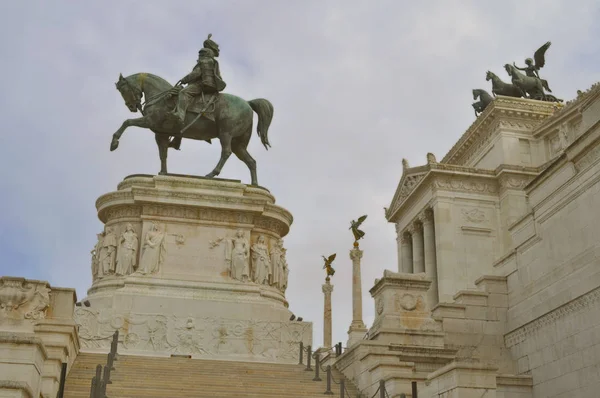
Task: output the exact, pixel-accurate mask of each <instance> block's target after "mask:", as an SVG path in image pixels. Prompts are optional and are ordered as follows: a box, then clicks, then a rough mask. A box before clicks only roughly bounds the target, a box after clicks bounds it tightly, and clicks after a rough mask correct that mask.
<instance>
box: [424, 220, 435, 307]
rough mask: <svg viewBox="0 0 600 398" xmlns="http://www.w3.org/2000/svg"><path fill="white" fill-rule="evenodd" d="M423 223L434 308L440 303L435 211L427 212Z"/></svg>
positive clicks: (431, 298) (428, 275)
mask: <svg viewBox="0 0 600 398" xmlns="http://www.w3.org/2000/svg"><path fill="white" fill-rule="evenodd" d="M421 221H422V222H423V247H424V255H425V275H426V276H427V279H430V280H431V286H430V287H429V290H428V292H427V296H428V298H429V308H433V307H434V306H435V305H436V304H437V303H438V302H439V297H438V285H437V255H436V248H435V228H434V222H433V211H432V210H431V209H427V210H425V212H424V213H423V215H422V217H421Z"/></svg>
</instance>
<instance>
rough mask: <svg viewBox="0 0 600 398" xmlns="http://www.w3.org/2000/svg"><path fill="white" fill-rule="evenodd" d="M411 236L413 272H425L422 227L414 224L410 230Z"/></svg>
mask: <svg viewBox="0 0 600 398" xmlns="http://www.w3.org/2000/svg"><path fill="white" fill-rule="evenodd" d="M410 234H411V235H412V254H413V272H414V273H415V274H418V273H421V272H425V257H424V253H423V225H422V224H421V223H414V224H413V225H412V226H411V228H410Z"/></svg>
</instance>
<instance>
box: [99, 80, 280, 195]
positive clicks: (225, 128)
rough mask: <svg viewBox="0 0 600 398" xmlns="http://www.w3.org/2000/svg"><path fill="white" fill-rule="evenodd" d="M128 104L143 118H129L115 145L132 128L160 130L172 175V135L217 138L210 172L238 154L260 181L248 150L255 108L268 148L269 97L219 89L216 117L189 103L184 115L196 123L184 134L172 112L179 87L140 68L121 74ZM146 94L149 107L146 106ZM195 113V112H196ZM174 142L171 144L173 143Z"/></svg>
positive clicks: (212, 174) (163, 167)
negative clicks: (217, 153)
mask: <svg viewBox="0 0 600 398" xmlns="http://www.w3.org/2000/svg"><path fill="white" fill-rule="evenodd" d="M116 86H117V90H119V92H120V93H121V96H122V97H123V100H125V105H127V108H129V110H130V111H131V112H137V111H140V113H141V114H142V117H140V118H136V119H127V120H125V121H124V122H123V124H122V125H121V127H120V128H119V129H118V130H117V131H116V132H115V133H114V134H113V138H112V142H111V144H110V150H111V151H114V150H115V149H117V147H118V146H119V139H120V138H121V136H122V135H123V132H124V131H125V129H127V127H132V126H134V127H141V128H146V129H150V130H151V131H152V132H153V133H154V134H155V139H156V143H157V144H158V153H159V156H160V172H159V174H167V151H168V149H169V146H170V143H171V141H170V139H171V137H183V138H189V139H192V140H201V141H207V142H209V143H210V140H211V139H214V138H218V139H219V141H220V142H221V158H220V159H219V162H218V163H217V165H216V166H215V168H214V169H213V171H211V172H210V173H208V174H207V175H206V177H209V178H212V177H216V176H218V175H219V173H220V172H221V170H222V169H223V166H224V165H225V162H227V159H228V158H229V156H230V155H231V154H232V153H233V154H235V155H236V156H237V157H238V158H239V159H240V160H241V161H242V162H244V163H245V164H246V166H248V169H250V175H251V180H252V185H258V179H257V176H256V161H255V160H254V159H253V158H252V156H250V154H249V153H248V151H247V147H248V143H249V142H250V138H251V137H252V117H253V112H256V113H257V114H258V125H257V132H258V136H259V137H260V139H261V142H262V144H263V145H264V147H265V148H266V149H267V150H268V149H269V147H270V146H271V144H270V143H269V137H268V131H269V126H270V124H271V121H272V119H273V105H272V104H271V103H270V102H269V101H268V100H266V99H263V98H259V99H254V100H251V101H246V100H244V99H242V98H240V97H237V96H235V95H232V94H227V93H220V94H217V99H216V101H215V103H214V119H215V120H214V121H212V120H209V119H207V118H204V117H197V116H198V113H201V112H202V111H201V110H198V109H194V108H193V107H190V109H188V112H187V113H186V116H185V124H186V125H188V124H191V125H190V126H189V128H186V130H185V131H184V132H183V133H182V132H181V131H180V130H179V129H178V126H177V125H176V124H175V123H173V119H172V117H170V115H169V114H170V112H171V111H172V110H173V109H174V108H175V104H176V100H177V95H176V94H177V93H178V90H181V87H179V86H175V87H173V86H172V85H171V84H170V83H169V82H167V81H166V80H164V79H163V78H161V77H159V76H156V75H153V74H150V73H136V74H133V75H131V76H128V77H123V75H120V76H119V80H118V81H117V83H116ZM142 97H143V98H144V100H145V106H143V105H142ZM195 110H196V112H195V113H194V111H195ZM171 146H172V145H171Z"/></svg>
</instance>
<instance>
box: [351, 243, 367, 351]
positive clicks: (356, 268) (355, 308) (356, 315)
mask: <svg viewBox="0 0 600 398" xmlns="http://www.w3.org/2000/svg"><path fill="white" fill-rule="evenodd" d="M362 255H363V251H362V250H360V249H359V248H358V244H355V246H354V249H352V250H350V259H351V260H352V323H351V324H350V329H349V330H348V344H347V347H350V346H351V345H352V344H354V343H356V342H357V341H360V340H362V339H363V337H364V336H365V333H367V328H366V327H365V324H364V322H363V319H362V286H361V284H362V283H361V277H360V259H361V258H362Z"/></svg>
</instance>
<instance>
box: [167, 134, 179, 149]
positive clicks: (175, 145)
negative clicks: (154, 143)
mask: <svg viewBox="0 0 600 398" xmlns="http://www.w3.org/2000/svg"><path fill="white" fill-rule="evenodd" d="M180 147H181V136H179V137H173V139H172V140H171V142H169V148H173V149H176V150H178V151H179V150H180Z"/></svg>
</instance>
